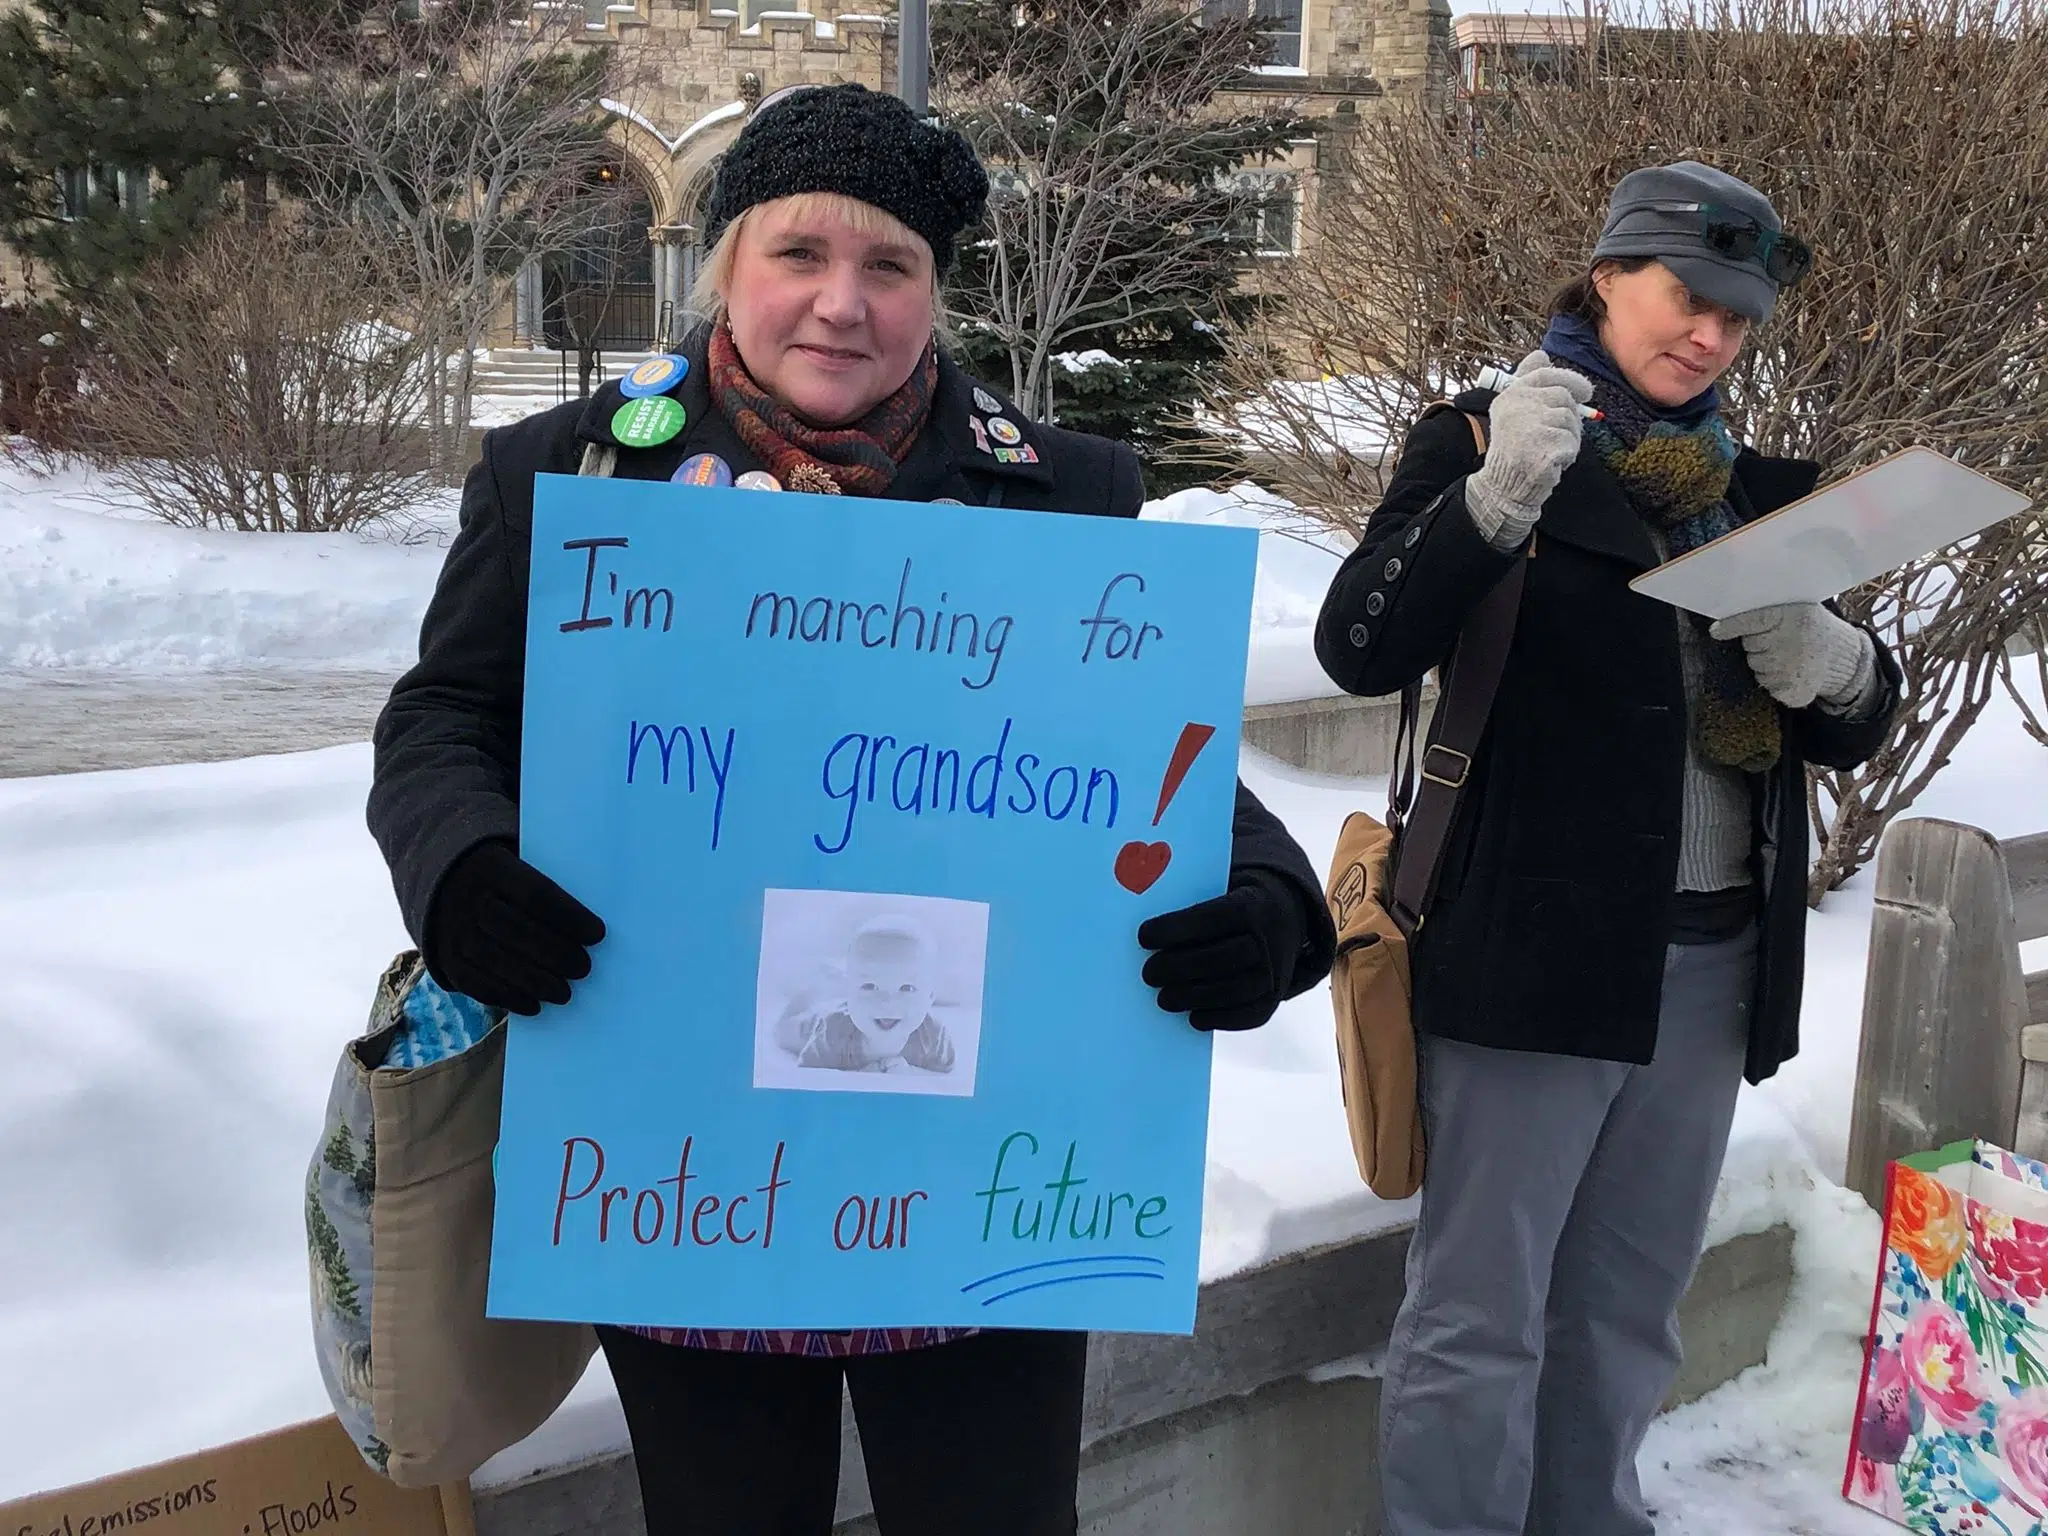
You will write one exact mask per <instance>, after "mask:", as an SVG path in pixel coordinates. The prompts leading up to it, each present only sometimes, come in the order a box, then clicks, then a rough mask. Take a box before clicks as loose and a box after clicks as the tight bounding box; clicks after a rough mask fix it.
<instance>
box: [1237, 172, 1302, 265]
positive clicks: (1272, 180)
mask: <svg viewBox="0 0 2048 1536" xmlns="http://www.w3.org/2000/svg"><path fill="white" fill-rule="evenodd" d="M1229 185H1230V189H1231V190H1232V191H1233V192H1235V193H1237V194H1238V195H1239V196H1240V197H1241V198H1242V199H1243V201H1242V203H1241V204H1240V206H1239V208H1238V211H1237V213H1236V215H1235V217H1234V220H1233V223H1232V228H1231V233H1232V234H1233V235H1235V236H1236V237H1237V238H1239V239H1241V240H1244V241H1246V242H1247V243H1248V244H1249V245H1250V246H1251V248H1252V250H1253V252H1254V253H1255V254H1257V255H1260V256H1292V255H1294V254H1295V253H1296V252H1297V251H1298V250H1300V248H1301V244H1300V241H1301V234H1300V225H1301V181H1300V179H1299V178H1298V177H1297V176H1296V175H1295V174H1294V173H1293V172H1292V171H1273V170H1258V171H1239V172H1238V173H1237V174H1236V175H1234V176H1232V177H1231V178H1230V183H1229Z"/></svg>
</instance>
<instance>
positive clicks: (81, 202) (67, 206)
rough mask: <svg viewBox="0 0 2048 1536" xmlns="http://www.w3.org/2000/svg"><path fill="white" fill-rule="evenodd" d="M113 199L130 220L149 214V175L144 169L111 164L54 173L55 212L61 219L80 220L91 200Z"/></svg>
mask: <svg viewBox="0 0 2048 1536" xmlns="http://www.w3.org/2000/svg"><path fill="white" fill-rule="evenodd" d="M102 197H105V198H112V199H113V200H114V201H115V202H117V203H118V204H120V207H121V211H122V212H123V213H125V214H127V215H129V216H130V217H131V218H137V219H139V218H142V217H144V216H145V215H146V214H147V213H148V212H149V172H148V170H146V169H128V168H118V167H115V166H111V165H86V166H72V167H70V168H69V169H67V170H62V171H59V172H58V173H57V212H58V216H59V217H60V218H63V219H66V220H70V219H82V218H84V217H85V216H86V213H87V212H88V211H89V210H90V209H91V207H92V204H93V199H95V198H102Z"/></svg>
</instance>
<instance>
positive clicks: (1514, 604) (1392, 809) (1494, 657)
mask: <svg viewBox="0 0 2048 1536" xmlns="http://www.w3.org/2000/svg"><path fill="white" fill-rule="evenodd" d="M1431 409H1432V410H1433V411H1434V410H1441V409H1455V407H1451V406H1448V405H1444V406H1435V407H1432V408H1431ZM1465 419H1466V420H1467V421H1468V422H1469V423H1470V424H1471V427H1472V438H1473V442H1474V444H1475V445H1476V446H1477V448H1478V449H1479V454H1480V457H1482V458H1484V457H1485V455H1486V427H1485V424H1484V422H1483V421H1482V420H1481V418H1480V417H1478V416H1476V415H1474V414H1472V413H1471V412H1466V413H1465ZM1535 547H1536V545H1535V540H1534V539H1533V538H1532V539H1531V540H1530V543H1529V549H1530V552H1531V553H1532V554H1533V553H1534V551H1535ZM1527 567H1528V561H1527V560H1526V559H1522V560H1517V561H1516V562H1515V563H1514V565H1513V566H1512V567H1511V568H1510V569H1509V571H1508V573H1507V575H1506V576H1504V577H1503V578H1502V579H1501V581H1500V584H1499V585H1498V586H1496V587H1495V588H1494V589H1493V591H1492V592H1490V593H1488V594H1487V595H1486V597H1485V598H1483V599H1482V600H1481V601H1480V604H1479V606H1478V607H1477V608H1476V609H1474V610H1473V613H1472V617H1471V619H1470V620H1469V621H1468V622H1467V623H1466V626H1465V629H1464V632H1463V633H1462V634H1461V635H1460V636H1459V637H1458V644H1457V647H1456V649H1455V650H1454V651H1453V652H1452V657H1451V665H1450V666H1449V668H1448V669H1447V672H1446V676H1445V679H1444V684H1443V694H1442V698H1441V700H1440V702H1439V704H1438V706H1437V712H1436V719H1435V722H1434V725H1433V727H1432V740H1431V741H1430V743H1429V745H1428V747H1427V748H1425V749H1424V750H1423V752H1422V754H1421V758H1420V768H1421V774H1420V779H1419V782H1418V778H1417V773H1416V769H1417V766H1418V764H1417V756H1416V741H1417V737H1418V735H1419V731H1418V726H1419V724H1420V720H1421V713H1422V684H1421V683H1420V681H1417V682H1414V683H1411V684H1409V685H1408V687H1406V688H1404V689H1403V690H1402V691H1401V723H1400V727H1399V730H1398V731H1397V733H1396V735H1395V738H1394V772H1393V774H1392V775H1391V777H1390V779H1389V782H1388V785H1387V819H1386V820H1385V821H1384V822H1382V821H1379V820H1377V819H1375V818H1374V817H1373V816H1372V815H1370V814H1369V813H1367V812H1365V811H1353V812H1352V813H1351V815H1349V816H1348V817H1346V818H1345V821H1344V828H1343V831H1342V832H1340V833H1339V834H1338V837H1337V850H1336V853H1335V854H1334V855H1333V856H1332V858H1331V861H1330V882H1329V886H1328V890H1327V894H1328V897H1329V902H1330V915H1331V917H1332V918H1333V919H1334V920H1335V922H1336V925H1337V958H1336V963H1335V965H1334V966H1333V967H1332V969H1331V972H1330V1000H1331V1002H1332V1004H1333V1005H1334V1009H1335V1013H1336V1022H1337V1061H1338V1066H1339V1069H1340V1074H1341V1081H1342V1084H1343V1090H1344V1116H1345V1119H1346V1121H1347V1122H1348V1124H1349V1126H1350V1130H1351V1150H1352V1152H1353V1154H1354V1155H1355V1156H1356V1157H1357V1159H1358V1172H1359V1175H1360V1176H1361V1177H1362V1178H1364V1180H1365V1182H1366V1184H1367V1185H1368V1186H1370V1187H1371V1189H1372V1192H1373V1193H1374V1194H1376V1195H1378V1196H1380V1197H1381V1198H1382V1199H1385V1200H1403V1199H1406V1198H1407V1197H1408V1196H1409V1195H1412V1194H1414V1193H1415V1191H1416V1190H1418V1189H1420V1188H1421V1187H1422V1170H1423V1150H1424V1149H1423V1135H1422V1114H1421V1104H1420V1101H1419V1099H1418V1097H1417V1092H1416V1073H1415V1025H1414V1018H1413V1013H1412V1011H1411V1009H1412V1004H1413V1000H1414V988H1413V978H1412V974H1411V971H1410V968H1409V958H1408V942H1409V940H1410V939H1411V938H1412V937H1413V936H1414V935H1415V933H1416V932H1417V931H1418V930H1419V929H1420V928H1421V927H1422V925H1423V919H1424V917H1425V915H1426V914H1427V912H1428V910H1429V905H1430V900H1431V898H1432V897H1433V895H1434V894H1435V889H1436V881H1437V875H1438V873H1439V871H1440V870H1441V868H1442V866H1443V856H1444V845H1445V843H1446V841H1447V840H1448V837H1449V834H1450V828H1451V820H1452V817H1453V815H1454V814H1455V812H1456V810H1457V807H1458V798H1459V795H1460V793H1461V792H1462V791H1463V789H1464V787H1465V780H1466V778H1467V776H1468V775H1469V773H1470V771H1471V767H1472V758H1473V755H1474V754H1475V753H1476V752H1477V751H1478V750H1479V738H1480V737H1481V735H1483V734H1484V732H1485V730H1486V717H1487V714H1488V712H1489V711H1490V710H1491V709H1492V708H1493V699H1494V695H1495V693H1497V692H1498V691H1499V688H1500V678H1501V672H1502V670H1503V669H1504V668H1505V667H1506V665H1507V653H1508V646H1509V644H1510V642H1511V641H1512V640H1513V638H1514V630H1515V614H1516V611H1517V609H1518V608H1519V607H1520V606H1521V600H1522V586H1523V582H1524V580H1525V578H1526V575H1527Z"/></svg>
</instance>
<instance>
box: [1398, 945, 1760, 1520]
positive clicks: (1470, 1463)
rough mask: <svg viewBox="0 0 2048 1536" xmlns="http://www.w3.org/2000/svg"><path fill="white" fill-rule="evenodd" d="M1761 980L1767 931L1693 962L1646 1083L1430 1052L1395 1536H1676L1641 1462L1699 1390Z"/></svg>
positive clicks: (1528, 1055)
mask: <svg viewBox="0 0 2048 1536" xmlns="http://www.w3.org/2000/svg"><path fill="white" fill-rule="evenodd" d="M1755 967H1756V936H1755V934H1754V932H1751V933H1749V934H1746V935H1744V936H1743V937H1741V938H1738V939H1731V940H1728V941H1726V942H1724V943H1719V944H1709V945H1699V946H1694V947H1687V948H1681V947H1679V946H1675V945H1674V946H1673V947H1672V949H1671V951H1670V953H1669V954H1668V955H1667V956H1666V959H1665V965H1664V995H1663V1004H1662V1011H1661V1016H1660V1020H1659V1024H1658V1039H1657V1053H1656V1060H1655V1061H1654V1062H1652V1063H1651V1064H1650V1065H1649V1066H1646V1067H1631V1066H1624V1065H1621V1064H1619V1063H1616V1062H1607V1061H1588V1060H1584V1059H1581V1058H1577V1057H1571V1056H1552V1055H1544V1054H1540V1053H1536V1052H1524V1051H1501V1050H1493V1049H1489V1048H1488V1047H1485V1046H1476V1045H1465V1044H1462V1043H1460V1042H1457V1041H1451V1040H1438V1039H1429V1038H1426V1039H1424V1040H1423V1041H1422V1042H1421V1047H1422V1050H1421V1067H1422V1092H1423V1125H1424V1128H1425V1131H1426V1134H1427V1136H1428V1165H1427V1167H1428V1171H1427V1176H1426V1177H1425V1179H1424V1182H1423V1187H1422V1211H1421V1215H1420V1217H1419V1218H1418V1219H1417V1222H1416V1226H1415V1236H1414V1239H1413V1242H1412V1244H1411V1245H1410V1247H1409V1251H1408V1295H1407V1299H1406V1300H1405V1301H1404V1302H1403V1303H1402V1306H1401V1313H1400V1316H1399V1318H1398V1319H1397V1320H1396V1321H1395V1323H1394V1332H1393V1338H1392V1340H1391V1342H1390V1345H1389V1350H1388V1358H1387V1375H1386V1382H1385V1386H1384V1395H1383V1399H1382V1405H1381V1424H1380V1435H1381V1440H1380V1468H1381V1480H1382V1486H1383V1487H1384V1490H1385V1496H1386V1524H1385V1527H1384V1532H1385V1536H1654V1532H1655V1530H1656V1525H1655V1523H1654V1522H1653V1521H1652V1520H1651V1519H1650V1516H1649V1514H1648V1512H1647V1511H1646V1509H1645V1508H1644V1505H1643V1498H1642V1490H1641V1488H1640V1487H1639V1486H1638V1484H1637V1481H1636V1468H1635V1458H1636V1451H1637V1448H1638V1447H1639V1446H1640V1445H1641V1443H1642V1438H1643V1434H1644V1432H1645V1431H1646V1430H1647V1429H1648V1428H1649V1424H1650V1420H1651V1419H1652V1418H1653V1417H1655V1415H1656V1413H1657V1411H1658V1409H1659V1408H1660V1407H1661V1406H1662V1404H1663V1401H1664V1398H1665V1396H1666V1395H1667V1394H1668V1393H1669V1392H1670V1390H1671V1383H1672V1379H1673V1378H1674V1377H1675V1376H1676V1374H1677V1372H1678V1365H1679V1358H1680V1356H1679V1346H1678V1327H1677V1321H1676V1318H1677V1309H1678V1303H1679V1300H1680V1298H1681V1297H1682V1296H1683V1295H1684V1294H1685V1288H1686V1286H1687V1285H1688V1284H1690V1283H1691V1279H1692V1272H1693V1269H1694V1267H1695V1266H1696V1265H1697V1263H1698V1262H1699V1253H1700V1243H1701V1241H1702V1239H1703V1237H1704V1235H1705V1231H1706V1221H1707V1206H1708V1202H1709V1201H1710V1200H1711V1199H1712V1197H1713V1193H1714V1184H1715V1181H1716V1180H1717V1179H1718V1177H1719V1175H1720V1171H1721V1159H1722V1155H1723V1154H1724V1153H1725V1152H1726V1151H1727V1147H1728V1127H1729V1124H1730V1122H1731V1121H1732V1120H1733V1118H1734V1114H1735V1095H1736V1090H1737V1088H1738V1087H1739V1086H1740V1085H1741V1081H1742V1064H1743V1051H1744V1043H1745V1041H1746V1040H1747V1039H1748V1035H1749V1013H1750V1006H1751V1004H1750V995H1751V986H1752V982H1753V978H1754V974H1755Z"/></svg>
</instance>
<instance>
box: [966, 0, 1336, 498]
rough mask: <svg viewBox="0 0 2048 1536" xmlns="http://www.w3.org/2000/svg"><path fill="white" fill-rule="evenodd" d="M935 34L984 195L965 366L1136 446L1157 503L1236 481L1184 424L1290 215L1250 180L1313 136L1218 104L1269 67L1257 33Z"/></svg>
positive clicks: (1068, 26) (1141, 25)
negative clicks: (1260, 259) (1248, 279)
mask: <svg viewBox="0 0 2048 1536" xmlns="http://www.w3.org/2000/svg"><path fill="white" fill-rule="evenodd" d="M933 23H934V27H935V29H936V32H937V35H936V37H935V40H934V48H933V52H934V56H935V58H936V59H937V60H938V61H939V63H940V66H941V81H940V85H941V101H942V105H943V107H944V108H945V110H946V112H947V115H948V116H949V117H950V118H951V120H952V121H954V122H955V123H956V125H957V126H959V127H960V128H961V129H962V130H963V131H964V132H966V133H967V134H968V136H969V137H970V138H971V139H972V140H974V142H975V144H976V147H977V148H978V149H979V150H980V151H981V153H982V156H983V159H984V160H985V161H986V162H987V163H988V164H989V166H990V169H991V174H992V177H993V178H994V180H995V182H996V190H995V193H994V195H993V196H992V198H991V207H990V216H989V220H988V225H987V228H986V229H985V230H984V231H983V234H982V238H980V239H979V240H971V241H970V242H969V243H968V245H967V246H966V248H965V249H964V250H963V251H962V253H961V259H960V261H959V263H958V265H957V267H956V270H955V274H954V278H953V299H954V305H955V308H956V310H957V311H958V312H959V313H960V315H961V317H962V324H961V326H960V331H961V350H962V352H963V353H964V355H965V358H966V361H967V362H968V363H969V365H970V367H974V368H978V369H979V370H980V371H982V372H983V374H984V375H985V376H986V377H989V378H991V379H992V380H995V381H1005V382H1007V383H1008V385H1009V387H1010V388H1011V389H1012V390H1013V391H1014V392H1015V393H1016V394H1017V395H1018V396H1019V399H1020V403H1021V404H1023V405H1024V406H1025V407H1026V408H1027V409H1030V410H1033V411H1036V412H1039V413H1042V414H1045V415H1047V416H1049V417H1051V418H1052V419H1055V420H1058V421H1059V422H1061V423H1063V424H1065V425H1068V426H1072V427H1075V428H1078V429H1080V430H1083V431H1090V432H1097V433H1101V434H1103V435H1105V436H1109V437H1113V438H1116V439H1119V440H1120V441H1123V442H1128V443H1130V444H1131V445H1132V446H1134V447H1135V448H1137V450H1138V452H1139V454H1140V456H1141V457H1142V458H1143V460H1144V461H1145V465H1146V471H1147V479H1148V482H1149V484H1150V486H1151V489H1152V490H1153V491H1154V492H1155V493H1160V492H1164V491H1169V490H1174V489H1178V488H1180V487H1181V486H1184V485H1188V484H1192V483H1195V482H1196V481H1199V480H1202V479H1205V478H1208V477H1209V476H1210V475H1211V474H1214V473H1215V472H1216V471H1217V470H1218V469H1219V468H1220V469H1223V470H1225V471H1226V472H1227V471H1228V468H1229V461H1230V458H1231V454H1230V453H1229V451H1228V449H1227V448H1226V447H1225V445H1223V444H1221V443H1219V442H1216V441H1215V440H1213V439H1210V438H1207V437H1206V436H1205V435H1204V434H1203V433H1202V432H1201V431H1200V430H1199V429H1198V427H1197V426H1196V425H1195V422H1194V410H1195V407H1196V405H1197V404H1198V402H1199V401H1200V400H1201V399H1202V398H1203V396H1204V394H1205V392H1206V389H1207V387H1208V383H1209V379H1210V376H1211V375H1212V374H1213V372H1214V371H1215V370H1216V368H1217V367H1218V366H1219V365H1220V363H1221V361H1222V359H1223V356H1224V331H1225V327H1226V325H1227V323H1228V322H1230V321H1232V320H1236V319H1242V318H1245V317H1246V316H1247V314H1248V313H1249V311H1250V310H1251V309H1252V307H1253V306H1255V305H1256V304H1257V303H1258V302H1260V301H1259V299H1258V297H1257V296H1256V294H1255V293H1253V292H1251V291H1248V289H1247V287H1246V285H1245V283H1244V276H1245V273H1246V271H1247V268H1248V267H1249V265H1250V262H1251V258H1252V256H1253V253H1254V252H1255V251H1256V250H1257V249H1258V248H1259V246H1260V245H1261V243H1262V240H1264V239H1268V238H1270V236H1271V234H1272V232H1273V230H1274V229H1275V228H1276V227H1278V226H1279V225H1280V224H1282V223H1284V222H1285V219H1284V213H1285V210H1286V208H1289V207H1291V203H1284V204H1283V202H1282V201H1276V200H1275V193H1276V192H1277V193H1278V194H1279V198H1280V199H1282V200H1284V199H1286V198H1289V197H1291V195H1292V194H1291V192H1289V191H1288V190H1287V189H1286V188H1285V184H1284V183H1281V182H1277V181H1275V182H1271V183H1266V182H1262V181H1261V180H1260V179H1259V178H1257V177H1256V175H1254V176H1247V175H1246V174H1245V173H1246V172H1248V171H1249V172H1254V173H1256V172H1257V171H1258V170H1259V169H1260V168H1261V167H1270V166H1271V165H1272V163H1273V162H1274V161H1276V160H1278V159H1279V158H1280V157H1281V156H1282V155H1283V154H1284V153H1285V152H1286V150H1287V148H1288V145H1289V142H1290V141H1291V140H1296V139H1299V138H1301V137H1302V136H1303V135H1304V134H1305V132H1306V131H1307V128H1306V124H1305V122H1304V121H1303V120H1302V119H1301V118H1300V117H1298V116H1297V115H1295V114H1293V113H1291V112H1288V111H1285V110H1283V109H1280V108H1278V107H1275V106H1271V105H1269V104H1267V103H1265V102H1264V101H1262V100H1261V99H1260V98H1257V97H1254V96H1250V95H1245V96H1238V95H1235V94H1226V92H1227V91H1228V88H1229V87H1231V86H1233V85H1237V84H1241V83H1243V82H1244V80H1245V79H1246V74H1247V71H1248V70H1249V69H1250V68H1251V67H1252V66H1253V65H1255V64H1257V63H1258V62H1259V61H1260V60H1261V59H1263V58H1264V57H1265V56H1266V52H1267V44H1266V41H1265V37H1264V29H1265V26H1266V24H1264V23H1259V22H1253V21H1248V20H1244V19H1231V18H1226V19H1220V20H1218V19H1210V20H1204V18H1203V17H1202V15H1201V14H1200V13H1199V12H1197V11H1193V10H1190V9H1188V8H1187V7H1185V6H1183V5H1180V4H1177V3H1175V0H1105V3H1092V4H1088V5H1085V6H1083V5H1077V4H1074V3H1072V0H1032V3H1027V4H1025V5H1024V6H1022V7H1021V8H1020V7H1017V6H1014V5H1011V4H1008V3H1002V0H959V3H955V4H949V5H946V6H943V7H939V8H937V9H936V10H935V11H934V13H933ZM1262 218H1264V219H1265V220H1266V224H1265V225H1264V226H1263V230H1262V224H1261V220H1262ZM1194 459H1200V460H1202V461H1204V463H1205V464H1206V465H1207V466H1208V467H1207V468H1199V469H1198V468H1192V467H1191V466H1190V461H1191V460H1194Z"/></svg>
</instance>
